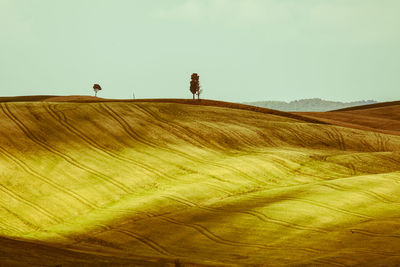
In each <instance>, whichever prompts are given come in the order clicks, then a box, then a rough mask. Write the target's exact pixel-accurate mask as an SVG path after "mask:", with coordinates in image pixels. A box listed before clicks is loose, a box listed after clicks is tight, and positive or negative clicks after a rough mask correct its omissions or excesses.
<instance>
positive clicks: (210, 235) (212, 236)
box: [158, 216, 321, 253]
mask: <svg viewBox="0 0 400 267" xmlns="http://www.w3.org/2000/svg"><path fill="white" fill-rule="evenodd" d="M158 218H159V219H161V220H163V221H165V222H169V223H172V224H176V225H181V226H185V227H189V228H192V229H195V230H196V231H197V232H199V233H200V234H202V235H203V236H205V237H207V238H208V239H210V240H211V241H214V242H215V243H218V244H223V245H228V246H233V247H251V248H261V249H282V248H281V247H277V246H272V245H265V244H252V243H244V242H237V241H231V240H227V239H224V238H222V237H219V236H217V235H215V234H214V233H212V232H211V231H210V230H208V229H207V228H206V227H204V226H202V225H199V224H194V223H193V224H189V223H184V222H180V221H177V220H174V219H172V218H170V217H166V216H160V217H158ZM290 249H293V250H301V251H306V252H309V253H321V251H320V250H316V249H312V248H296V247H293V248H292V247H290Z"/></svg>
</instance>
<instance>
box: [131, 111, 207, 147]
mask: <svg viewBox="0 0 400 267" xmlns="http://www.w3.org/2000/svg"><path fill="white" fill-rule="evenodd" d="M135 107H136V108H137V109H138V110H140V111H142V113H143V114H145V115H147V117H150V118H154V120H155V121H157V122H161V123H163V124H166V125H168V126H171V125H174V126H175V127H176V128H179V129H180V130H181V131H180V132H181V133H184V134H185V135H186V136H187V137H188V138H189V139H190V140H195V141H196V142H197V144H198V145H200V147H208V145H209V144H210V143H209V141H208V140H206V139H204V138H203V137H202V136H200V135H197V134H196V133H194V132H193V131H192V130H190V129H188V127H185V126H182V125H181V124H178V123H174V122H172V121H167V120H165V119H163V118H161V117H160V116H159V115H158V114H156V113H154V112H152V111H150V110H149V109H146V108H144V107H143V106H141V105H138V104H135ZM199 139H201V140H202V141H199Z"/></svg>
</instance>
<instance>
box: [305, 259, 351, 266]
mask: <svg viewBox="0 0 400 267" xmlns="http://www.w3.org/2000/svg"><path fill="white" fill-rule="evenodd" d="M311 262H316V263H320V264H321V263H322V264H323V266H330V265H334V266H340V267H347V266H348V265H346V264H343V263H340V262H335V261H332V260H328V259H326V260H325V259H316V260H311Z"/></svg>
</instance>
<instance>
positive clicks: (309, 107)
mask: <svg viewBox="0 0 400 267" xmlns="http://www.w3.org/2000/svg"><path fill="white" fill-rule="evenodd" d="M375 103H378V102H377V101H375V100H362V101H354V102H339V101H327V100H323V99H320V98H311V99H301V100H295V101H291V102H289V103H288V102H284V101H257V102H246V103H245V104H248V105H254V106H257V107H264V108H270V109H277V110H281V111H329V110H335V109H342V108H348V107H354V106H361V105H370V104H375Z"/></svg>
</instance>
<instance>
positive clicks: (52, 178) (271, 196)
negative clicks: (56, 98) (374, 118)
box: [0, 102, 400, 266]
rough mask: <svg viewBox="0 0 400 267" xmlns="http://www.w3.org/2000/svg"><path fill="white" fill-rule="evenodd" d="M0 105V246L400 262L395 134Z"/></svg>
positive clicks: (223, 114) (150, 109)
mask: <svg viewBox="0 0 400 267" xmlns="http://www.w3.org/2000/svg"><path fill="white" fill-rule="evenodd" d="M0 108H1V109H0V122H1V128H0V135H1V138H0V173H1V175H0V218H1V219H0V235H1V236H3V237H7V238H11V239H16V240H20V241H29V242H34V243H37V244H46V245H50V246H54V247H57V248H61V249H66V251H67V249H68V250H73V251H77V252H81V253H86V254H89V255H92V256H93V255H94V257H96V256H98V257H100V256H112V257H115V258H118V259H124V260H126V261H128V263H129V260H130V259H131V260H132V265H136V264H137V261H138V260H143V262H145V261H149V262H153V263H154V264H161V263H163V262H164V263H166V264H167V263H170V264H173V263H174V261H175V260H177V259H179V261H180V262H182V263H186V264H188V265H189V264H192V265H196V264H198V265H224V266H226V265H240V266H243V265H265V266H281V265H284V266H285V265H290V266H302V265H304V266H306V265H307V266H309V265H321V266H348V265H359V266H366V265H369V266H377V265H379V266H382V265H390V266H391V265H396V264H400V249H399V248H400V136H395V135H388V134H381V133H376V132H371V131H363V130H357V129H352V128H345V127H339V126H334V125H328V124H318V123H312V122H307V121H304V120H301V118H297V119H294V118H289V117H286V116H284V115H281V116H278V115H272V114H263V113H260V112H253V111H247V110H240V109H232V108H224V107H211V106H201V105H187V104H177V103H150V102H149V103H141V102H133V103H129V102H104V103H56V102H31V103H28V102H16V103H1V104H0ZM0 247H1V239H0ZM0 252H1V248H0ZM7 253H8V254H7V255H4V254H1V253H0V261H3V262H4V263H7V264H10V265H12V264H16V263H18V260H19V258H18V257H17V256H15V255H18V253H19V252H18V250H15V251H14V252H10V250H8V251H7ZM13 253H15V255H13ZM49 253H50V252H49ZM20 259H21V258H20ZM23 260H24V261H25V262H23V264H27V265H28V264H29V262H27V261H29V260H32V261H35V262H38V264H39V263H40V264H43V265H44V264H47V265H56V264H63V266H67V265H68V264H72V265H73V263H72V262H73V261H71V259H69V262H66V261H65V259H63V258H62V257H51V255H49V256H48V257H47V258H42V259H40V255H39V256H38V257H36V258H35V257H32V258H31V259H23ZM41 260H42V261H41ZM115 261H116V262H117V260H115ZM128 263H126V264H128ZM110 264H111V265H112V260H111V263H110ZM0 266H1V264H0Z"/></svg>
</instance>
